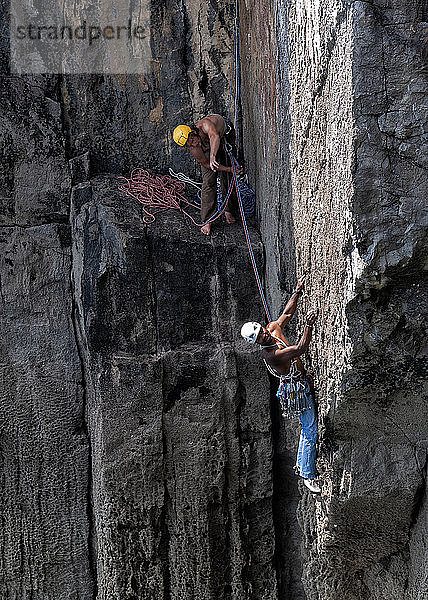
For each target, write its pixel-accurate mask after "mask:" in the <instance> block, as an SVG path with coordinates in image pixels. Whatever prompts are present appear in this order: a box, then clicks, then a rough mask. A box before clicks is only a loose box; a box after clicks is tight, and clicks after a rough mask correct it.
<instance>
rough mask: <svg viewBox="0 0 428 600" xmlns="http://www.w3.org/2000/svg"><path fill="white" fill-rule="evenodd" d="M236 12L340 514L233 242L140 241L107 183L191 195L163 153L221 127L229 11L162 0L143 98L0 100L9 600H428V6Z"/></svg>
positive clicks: (113, 94)
mask: <svg viewBox="0 0 428 600" xmlns="http://www.w3.org/2000/svg"><path fill="white" fill-rule="evenodd" d="M240 12H241V19H240V23H241V51H242V74H243V90H244V93H243V96H242V104H243V112H244V124H243V125H244V128H243V129H244V134H245V141H246V154H247V163H248V167H249V172H250V174H251V176H252V177H253V179H254V184H255V186H256V187H257V192H258V198H259V207H258V211H259V217H260V225H261V230H262V237H263V243H264V247H265V248H264V250H265V251H264V254H265V268H266V282H267V292H268V298H269V303H270V305H271V308H272V312H273V314H276V313H277V312H278V311H279V310H280V309H281V308H282V306H283V304H284V302H285V299H286V298H287V296H288V291H289V290H290V289H291V287H292V285H294V282H295V278H296V274H297V273H300V272H301V271H302V270H303V269H309V271H310V272H309V276H308V292H309V297H308V298H305V299H304V302H303V308H305V309H306V308H307V307H309V306H312V307H316V308H318V309H319V310H320V315H319V322H318V326H317V329H316V335H315V343H314V344H313V346H312V351H311V356H310V362H311V363H312V367H313V368H314V370H315V372H316V376H317V383H318V400H319V406H320V417H321V443H320V459H319V468H320V471H321V475H322V482H323V495H322V497H321V498H318V499H314V498H313V497H311V496H309V495H308V494H307V493H306V492H305V491H304V490H302V489H299V484H298V483H297V481H296V478H295V477H294V475H293V472H292V466H293V464H294V458H295V450H296V443H297V431H296V427H295V423H288V422H287V423H284V422H281V421H280V420H279V417H278V414H277V408H276V405H275V404H274V403H272V404H271V405H269V397H268V396H269V384H268V380H267V377H266V374H265V371H264V369H263V366H262V364H261V363H260V359H259V356H258V353H257V352H254V353H251V352H249V351H248V348H245V347H244V346H243V345H242V343H241V342H238V341H237V329H238V325H239V324H240V323H241V322H242V321H243V320H245V319H253V318H259V317H260V318H261V315H262V309H261V306H260V304H259V301H258V296H257V291H256V288H255V284H254V281H253V275H252V273H251V271H250V266H249V262H248V257H247V250H246V246H245V244H244V241H243V238H242V233H241V231H240V229H239V228H238V226H236V227H232V228H224V229H223V228H222V227H219V228H218V229H217V230H216V231H215V233H214V235H213V236H212V239H211V240H208V239H207V238H205V237H203V236H201V235H200V234H199V233H198V232H197V231H196V230H195V229H193V227H191V226H190V224H189V222H188V221H186V220H184V218H182V217H180V216H179V215H170V216H167V215H165V216H163V218H160V219H158V221H157V222H156V224H155V225H153V226H145V225H143V223H142V221H141V213H140V209H139V207H138V205H134V204H133V203H132V201H130V200H129V199H127V198H125V197H123V196H122V195H120V194H119V193H118V192H117V191H116V180H115V178H114V176H110V175H107V176H106V175H100V173H105V172H111V173H121V172H124V173H126V172H128V171H129V169H130V168H132V167H134V166H137V165H138V166H146V167H147V168H149V169H150V170H159V171H165V170H166V168H167V166H169V165H170V164H171V163H173V164H174V166H175V167H177V168H179V169H183V170H185V171H186V172H188V173H189V174H192V173H193V174H197V169H196V168H195V166H194V164H193V162H192V161H190V160H189V158H188V156H187V154H186V153H180V152H179V151H178V150H176V149H175V150H174V149H173V148H172V146H171V139H170V136H169V132H170V130H171V129H172V127H173V125H174V124H175V123H177V122H178V121H181V120H183V121H191V120H196V119H197V118H199V117H200V116H202V115H203V114H206V113H208V112H211V111H214V112H223V111H224V109H225V92H226V90H227V81H228V77H229V74H230V67H231V50H232V48H231V46H232V44H231V20H232V17H233V7H232V6H229V5H226V4H225V3H224V2H219V3H216V4H208V5H195V4H194V3H192V2H190V1H189V2H176V3H173V4H169V5H168V7H166V5H164V4H162V3H158V2H154V3H152V51H153V69H152V73H151V74H150V75H148V76H147V77H142V76H141V77H136V76H133V77H124V76H117V77H100V76H94V77H88V76H80V77H78V76H75V77H64V78H61V77H56V76H52V77H48V76H44V77H12V76H6V77H5V78H4V82H3V85H2V87H1V91H0V97H1V108H2V110H1V112H0V123H1V127H2V133H3V135H2V145H1V158H2V160H1V164H0V182H1V183H0V185H1V205H2V211H1V216H0V218H1V221H0V240H1V245H2V252H1V255H0V256H1V258H0V260H1V282H0V283H1V287H0V289H1V296H0V300H1V303H2V311H1V322H2V358H1V364H0V366H1V375H2V392H1V402H0V411H1V417H2V418H1V438H0V448H1V453H0V456H1V477H2V508H1V517H2V522H3V527H2V531H1V533H0V540H1V559H2V574H1V577H0V595H1V597H2V598H4V599H5V600H30V598H31V599H32V600H54V599H55V600H57V599H61V600H62V599H64V600H68V599H70V600H71V599H73V600H89V599H91V598H98V599H99V600H101V599H102V600H111V599H112V598H114V599H116V598H117V599H118V600H136V599H137V598H138V600H140V599H156V600H158V599H159V598H163V599H164V600H173V599H176V600H178V599H180V600H181V599H182V598H186V599H189V600H190V599H193V598H195V599H197V600H201V599H205V598H206V599H209V600H211V599H214V598H215V599H216V600H218V599H224V600H232V599H233V600H244V599H246V600H250V599H251V600H265V599H266V600H268V599H269V600H274V599H282V598H293V600H299V599H304V598H305V597H306V598H308V599H310V600H315V599H316V600H336V599H339V598H340V599H341V600H390V599H391V598H397V599H399V600H426V599H427V597H428V573H427V566H426V565H427V562H428V560H427V558H428V557H427V541H426V540H427V539H428V508H427V500H426V468H427V467H426V463H427V460H426V450H427V445H428V431H427V425H426V423H427V416H428V415H427V409H426V406H427V404H426V388H425V389H424V385H426V384H425V382H426V350H425V349H424V348H425V345H424V344H425V343H426V342H425V337H424V335H425V331H424V326H425V322H426V315H427V312H428V311H427V297H426V277H424V272H425V271H424V269H425V268H426V265H425V263H424V260H425V257H426V221H424V219H426V213H424V212H423V209H424V200H425V197H426V162H427V157H426V151H425V146H424V142H425V143H426V137H425V136H426V106H425V105H424V100H423V99H426V91H427V90H426V78H427V74H426V64H425V62H424V61H426V44H425V42H426V32H427V27H428V25H427V19H428V16H427V14H426V7H425V6H424V5H423V3H422V1H421V0H412V2H410V3H407V4H405V3H404V2H402V1H401V0H393V1H392V2H390V3H381V2H375V3H371V4H369V3H366V2H349V3H348V2H344V3H342V2H339V1H337V0H320V1H319V2H315V1H313V2H310V3H308V2H301V1H300V0H294V1H293V2H291V3H288V4H285V3H274V2H269V3H263V5H262V6H261V5H259V4H256V3H253V2H251V1H247V2H241V6H240ZM2 27H3V28H6V29H7V19H3V20H2ZM6 33H7V32H6ZM2 39H3V40H4V39H5V37H4V36H3V38H2ZM0 52H1V69H2V72H3V73H5V74H7V60H8V59H7V45H6V44H4V43H3V42H0ZM252 235H253V238H254V239H257V238H256V234H255V232H254V231H253V232H252ZM256 250H257V257H258V261H259V264H261V262H262V247H261V245H260V243H259V242H257V248H256ZM299 314H300V315H302V314H303V311H300V313H299ZM300 324H301V321H300ZM298 330H299V327H297V331H298ZM291 333H292V334H293V331H292V332H291ZM295 333H296V332H295ZM424 394H425V395H424ZM271 421H272V432H271ZM272 454H273V462H272V460H271V459H272ZM272 475H273V476H272Z"/></svg>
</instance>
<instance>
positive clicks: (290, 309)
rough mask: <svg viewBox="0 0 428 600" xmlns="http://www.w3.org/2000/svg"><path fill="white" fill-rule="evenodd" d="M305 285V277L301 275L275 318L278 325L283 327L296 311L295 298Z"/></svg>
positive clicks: (300, 293)
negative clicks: (280, 313)
mask: <svg viewBox="0 0 428 600" xmlns="http://www.w3.org/2000/svg"><path fill="white" fill-rule="evenodd" d="M304 285H305V277H304V276H303V277H301V278H300V279H299V281H298V282H297V285H296V287H295V290H294V292H293V293H292V294H291V298H290V300H289V301H288V302H287V304H286V306H285V308H284V310H283V312H282V315H281V316H280V317H279V318H278V319H277V320H276V322H277V323H278V325H279V327H280V328H281V329H284V327H285V326H286V325H287V323H289V322H290V321H291V319H292V317H293V315H294V313H295V312H296V308H297V300H298V298H299V296H301V295H302V294H303V287H304Z"/></svg>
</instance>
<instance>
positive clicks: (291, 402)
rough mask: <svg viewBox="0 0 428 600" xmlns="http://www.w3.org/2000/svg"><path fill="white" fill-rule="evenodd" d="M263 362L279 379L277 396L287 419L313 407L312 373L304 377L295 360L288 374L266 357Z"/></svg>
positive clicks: (284, 345) (282, 342) (282, 343)
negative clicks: (272, 364)
mask: <svg viewBox="0 0 428 600" xmlns="http://www.w3.org/2000/svg"><path fill="white" fill-rule="evenodd" d="M272 337H273V338H274V339H275V340H277V342H279V343H280V344H281V346H282V347H283V348H286V347H287V344H286V343H285V342H284V341H283V340H280V339H279V338H277V337H275V336H272ZM274 345H275V346H276V345H277V344H274ZM274 345H272V346H262V347H261V348H262V349H263V348H270V347H273V346H274ZM263 362H264V363H265V365H266V368H267V370H268V371H269V373H270V374H271V375H273V376H274V377H276V378H277V379H279V387H278V391H277V392H276V397H277V398H278V400H279V404H280V407H281V413H282V416H283V417H284V418H285V419H292V418H294V417H297V416H298V415H301V414H302V413H304V412H305V410H306V409H308V408H312V403H313V399H312V393H311V383H310V382H311V377H310V375H305V376H304V377H302V373H301V371H299V369H298V368H297V363H296V361H295V360H293V361H292V362H291V365H290V371H289V372H288V373H287V375H283V374H282V373H279V372H278V371H277V370H276V369H274V368H273V367H271V366H270V365H269V364H268V363H267V362H266V360H265V359H263Z"/></svg>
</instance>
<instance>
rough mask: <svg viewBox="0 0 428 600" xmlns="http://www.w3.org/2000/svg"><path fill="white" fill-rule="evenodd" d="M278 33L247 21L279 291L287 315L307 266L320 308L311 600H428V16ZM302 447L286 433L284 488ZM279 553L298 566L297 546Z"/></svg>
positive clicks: (373, 8)
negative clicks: (293, 452)
mask: <svg viewBox="0 0 428 600" xmlns="http://www.w3.org/2000/svg"><path fill="white" fill-rule="evenodd" d="M263 18H264V20H265V21H266V20H267V23H268V36H266V35H265V34H264V31H263V30H262V29H261V28H257V27H250V23H258V22H259V21H260V15H259V8H258V6H257V5H256V4H251V5H250V6H249V7H248V12H247V13H246V20H245V25H244V27H245V28H248V29H247V30H248V32H249V33H248V40H246V42H247V43H246V46H245V48H246V49H247V50H244V52H243V53H244V57H243V66H244V67H243V68H244V81H245V82H246V83H244V85H243V88H244V89H247V90H251V89H252V88H253V87H254V86H255V83H256V82H258V85H259V86H260V89H261V90H262V93H261V94H258V95H257V96H256V97H255V98H254V97H253V96H252V95H251V94H247V95H246V96H244V98H245V104H246V109H245V111H244V114H245V115H246V118H247V121H246V122H247V124H248V130H247V132H248V138H249V139H250V138H251V137H253V136H254V135H256V132H257V130H259V136H260V138H261V139H269V140H271V145H269V144H266V145H265V146H264V147H258V148H257V151H256V153H255V155H254V157H253V164H252V167H253V169H252V170H253V172H254V173H257V177H256V178H255V179H254V182H255V185H256V186H257V192H258V197H259V198H263V205H262V206H261V207H260V209H259V210H260V218H261V230H262V237H263V242H264V245H265V247H266V256H267V257H269V258H268V260H267V265H266V266H267V288H268V290H269V294H270V300H271V303H272V305H273V306H274V307H275V308H276V310H279V309H280V306H281V305H282V304H283V302H284V300H285V298H284V288H285V287H287V286H288V287H289V288H290V287H291V285H292V283H293V282H294V279H295V273H296V271H297V272H299V273H300V272H302V271H303V270H307V269H308V270H309V275H308V286H307V289H308V298H307V299H306V301H305V302H304V306H305V308H307V307H309V306H311V307H313V308H317V309H318V310H319V318H318V325H317V329H316V336H315V340H314V343H313V346H312V350H311V359H312V365H313V367H314V370H315V372H316V375H317V381H318V392H319V393H318V400H319V411H320V417H321V423H322V425H323V430H322V435H321V444H320V450H321V452H320V460H319V468H320V471H321V476H322V481H323V490H324V493H323V496H322V499H321V500H319V501H315V502H314V501H311V500H310V501H305V502H301V503H300V506H299V510H298V514H299V517H300V520H301V525H302V528H303V547H304V554H303V555H304V561H305V564H304V567H303V569H302V576H303V583H304V588H305V592H306V596H307V597H308V598H311V599H312V598H313V599H315V598H317V599H318V598H322V599H327V598H328V599H329V600H334V599H336V598H346V599H347V600H352V599H359V600H361V599H370V600H371V599H373V600H374V599H376V600H377V599H379V598H385V599H386V598H392V597H394V598H403V599H404V598H406V599H418V600H419V599H421V598H425V597H427V594H428V570H427V567H426V564H427V550H426V544H425V543H421V540H422V538H423V537H424V536H425V537H426V535H427V512H426V500H425V498H426V464H427V454H426V453H427V441H428V440H427V438H428V429H427V416H428V415H427V408H426V373H427V359H426V337H425V321H426V315H427V308H428V302H427V287H426V271H425V269H426V263H425V257H426V225H427V218H426V212H424V211H426V209H425V196H426V191H427V178H426V155H425V151H424V149H423V148H424V142H426V116H427V114H426V108H424V104H423V98H426V92H427V82H426V68H425V66H426V63H425V62H424V60H425V59H426V31H427V23H426V20H427V15H426V14H425V13H424V7H423V5H422V3H418V2H414V3H411V5H408V4H406V5H405V4H404V3H400V2H399V1H395V2H393V3H392V4H389V5H388V6H386V5H383V4H381V3H375V4H366V3H359V2H355V3H344V4H342V3H339V2H320V3H312V4H310V5H308V4H307V3H303V2H302V3H301V2H293V3H291V4H288V5H287V6H283V7H277V9H276V10H274V7H273V6H272V10H271V11H270V13H269V12H268V14H267V15H266V14H264V16H263ZM255 48H258V49H259V51H258V53H256V52H255ZM247 51H248V56H247V54H246V52H247ZM424 53H425V56H424ZM266 60H267V61H268V62H269V63H270V64H271V65H272V66H271V68H270V69H269V70H266V69H264V62H265V61H266ZM260 82H262V83H261V85H260ZM290 446H291V447H293V446H294V435H293V434H292V432H290V431H288V430H287V431H286V432H285V434H284V435H280V436H279V437H278V440H277V443H276V448H277V450H276V457H277V458H276V460H277V463H278V464H279V465H281V464H282V465H283V467H282V471H281V469H280V470H279V472H278V476H279V477H281V474H284V475H287V464H288V462H289V448H290ZM274 485H275V484H274ZM277 485H279V486H281V482H279V483H277ZM288 519H289V527H291V528H293V527H294V520H293V514H291V515H289V517H288ZM282 554H283V564H284V565H285V564H286V563H287V557H288V556H289V555H290V548H289V544H288V543H284V545H283V547H282ZM296 569H297V570H298V569H299V565H298V564H297V565H296ZM283 577H284V579H283V581H284V582H285V585H286V586H287V574H286V572H285V573H284V575H283ZM288 580H289V581H291V585H292V586H293V585H294V586H295V584H294V582H293V578H292V577H291V578H290V577H289V578H288ZM286 589H289V588H287V587H285V588H283V590H284V593H285V590H286ZM294 594H295V595H296V597H300V595H299V594H301V590H300V589H299V585H298V584H297V587H296V586H295V589H294Z"/></svg>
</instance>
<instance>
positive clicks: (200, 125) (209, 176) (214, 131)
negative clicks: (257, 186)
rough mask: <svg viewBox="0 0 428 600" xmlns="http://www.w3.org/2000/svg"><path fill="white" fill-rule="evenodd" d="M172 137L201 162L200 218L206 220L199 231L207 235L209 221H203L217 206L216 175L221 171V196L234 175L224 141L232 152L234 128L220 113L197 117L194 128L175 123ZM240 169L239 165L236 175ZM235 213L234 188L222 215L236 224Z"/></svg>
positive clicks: (208, 217) (209, 225)
mask: <svg viewBox="0 0 428 600" xmlns="http://www.w3.org/2000/svg"><path fill="white" fill-rule="evenodd" d="M173 139H174V142H176V144H178V145H179V146H181V147H182V148H184V147H186V148H188V149H189V151H190V154H191V155H192V156H193V158H195V159H196V160H197V161H198V163H199V164H200V165H201V170H202V191H201V219H202V222H203V223H205V224H204V225H203V226H202V227H201V231H202V233H204V234H205V235H209V234H210V232H211V223H206V221H208V220H209V219H210V217H212V216H213V215H214V213H215V212H216V209H217V174H218V173H219V174H220V184H221V192H222V194H223V198H225V196H226V194H227V190H228V189H229V184H230V181H231V178H232V175H233V168H232V166H231V162H230V158H229V156H228V154H227V152H226V148H225V144H229V145H230V146H231V149H232V152H234V147H233V145H234V140H235V131H234V128H233V125H232V124H231V123H230V122H229V121H228V120H226V119H225V118H224V117H222V116H221V115H208V116H207V117H204V118H203V119H200V120H199V121H198V122H197V123H196V125H195V126H194V127H189V126H188V125H178V126H177V127H176V128H175V129H174V132H173ZM241 172H242V169H240V168H238V170H237V174H241ZM236 215H237V198H236V192H235V191H234V190H233V192H232V194H231V196H230V198H229V200H228V201H227V204H226V209H225V217H226V221H227V223H229V224H232V223H235V221H236V218H235V217H236Z"/></svg>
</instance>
